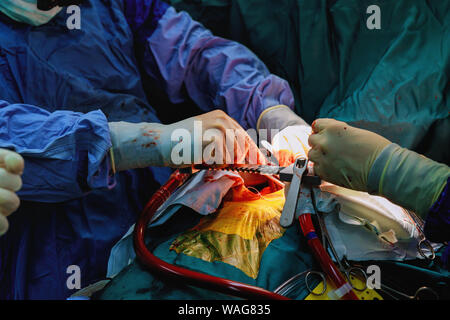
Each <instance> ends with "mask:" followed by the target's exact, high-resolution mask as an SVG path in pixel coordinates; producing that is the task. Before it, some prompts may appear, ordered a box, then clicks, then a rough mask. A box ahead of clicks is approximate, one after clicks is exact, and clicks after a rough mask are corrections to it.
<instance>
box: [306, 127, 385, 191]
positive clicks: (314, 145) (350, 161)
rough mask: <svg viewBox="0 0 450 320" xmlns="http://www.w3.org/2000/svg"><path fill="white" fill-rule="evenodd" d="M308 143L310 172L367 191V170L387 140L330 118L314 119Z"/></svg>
mask: <svg viewBox="0 0 450 320" xmlns="http://www.w3.org/2000/svg"><path fill="white" fill-rule="evenodd" d="M312 130H313V134H312V135H311V136H310V137H309V140H308V143H309V145H310V146H311V150H310V151H309V153H308V157H309V159H310V160H311V161H312V162H314V172H315V173H316V174H317V175H318V176H320V177H321V178H322V179H324V180H326V181H328V182H331V183H334V184H337V185H340V186H342V187H346V188H350V189H354V190H359V191H367V178H368V175H369V170H370V168H371V167H372V164H373V162H374V161H375V159H376V158H377V156H378V154H379V153H380V152H381V151H382V150H383V148H384V147H386V146H387V145H388V144H390V143H391V142H390V141H389V140H387V139H385V138H383V137H381V136H379V135H377V134H376V133H373V132H370V131H367V130H362V129H358V128H354V127H351V126H349V125H348V124H346V123H345V122H342V121H337V120H334V119H318V120H316V121H314V122H313V125H312Z"/></svg>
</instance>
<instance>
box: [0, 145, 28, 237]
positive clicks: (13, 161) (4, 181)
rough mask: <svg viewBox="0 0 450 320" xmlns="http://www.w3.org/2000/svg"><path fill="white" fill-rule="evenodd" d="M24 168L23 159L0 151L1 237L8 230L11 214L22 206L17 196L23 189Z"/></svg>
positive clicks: (6, 151)
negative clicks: (8, 218)
mask: <svg viewBox="0 0 450 320" xmlns="http://www.w3.org/2000/svg"><path fill="white" fill-rule="evenodd" d="M23 168H24V161H23V158H22V157H21V156H20V155H19V154H17V153H15V152H13V151H9V150H6V149H0V236H1V235H3V234H5V233H6V231H7V230H8V226H9V224H8V220H7V219H6V217H7V216H9V215H10V214H11V213H13V212H14V211H16V210H17V208H18V207H19V205H20V200H19V197H18V196H17V195H16V194H15V192H16V191H18V190H19V189H20V188H21V187H22V179H21V177H20V176H21V175H22V172H23Z"/></svg>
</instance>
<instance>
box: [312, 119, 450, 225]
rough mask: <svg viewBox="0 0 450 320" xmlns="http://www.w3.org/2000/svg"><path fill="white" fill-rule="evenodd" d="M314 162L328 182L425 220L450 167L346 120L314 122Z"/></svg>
mask: <svg viewBox="0 0 450 320" xmlns="http://www.w3.org/2000/svg"><path fill="white" fill-rule="evenodd" d="M309 143H310V145H311V147H312V149H311V150H310V152H309V159H310V160H311V161H313V162H314V171H315V172H316V174H318V175H319V176H321V177H322V178H323V179H324V180H326V181H329V182H331V183H334V184H337V185H341V186H343V187H347V188H351V189H355V190H360V191H367V192H369V193H371V194H377V195H381V196H384V197H386V198H387V199H389V200H391V201H392V202H394V203H396V204H398V205H400V206H402V207H404V208H407V209H410V210H413V211H415V212H416V213H418V214H419V215H420V216H422V217H425V215H426V214H427V213H428V210H429V209H430V207H431V206H432V205H433V203H434V202H435V201H436V200H437V199H438V197H439V195H440V194H441V192H442V190H443V188H444V187H445V184H446V183H447V178H448V177H449V176H450V168H449V167H448V166H446V165H444V164H441V163H438V162H435V161H433V160H430V159H427V158H425V157H424V156H422V155H420V154H417V153H415V152H413V151H411V150H407V149H405V148H401V147H400V146H398V145H396V144H394V143H391V142H390V141H389V140H387V139H385V138H383V137H381V136H379V135H377V134H375V133H373V132H370V131H367V130H362V129H358V128H353V127H351V126H349V125H347V124H346V123H345V122H341V121H336V120H333V119H318V120H316V121H315V122H314V123H313V134H312V135H311V136H310V139H309Z"/></svg>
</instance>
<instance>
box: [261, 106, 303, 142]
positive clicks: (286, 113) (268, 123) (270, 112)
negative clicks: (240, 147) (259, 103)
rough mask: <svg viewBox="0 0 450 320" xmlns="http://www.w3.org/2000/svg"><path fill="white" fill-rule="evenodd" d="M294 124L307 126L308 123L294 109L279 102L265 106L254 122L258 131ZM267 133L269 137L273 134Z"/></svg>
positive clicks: (279, 128)
mask: <svg viewBox="0 0 450 320" xmlns="http://www.w3.org/2000/svg"><path fill="white" fill-rule="evenodd" d="M295 125H306V126H309V124H308V123H306V122H305V121H304V120H303V119H302V118H300V117H299V116H298V115H297V114H296V113H295V112H294V111H292V110H291V108H289V107H288V106H286V105H283V104H280V105H276V106H273V107H270V108H267V109H265V110H264V111H263V112H261V114H260V116H259V118H258V121H257V123H256V129H257V130H258V131H259V130H260V129H266V130H267V131H271V130H277V131H280V130H283V129H284V128H286V127H288V126H295ZM268 134H269V135H270V136H271V137H273V136H274V135H275V133H274V134H273V135H272V134H271V132H268Z"/></svg>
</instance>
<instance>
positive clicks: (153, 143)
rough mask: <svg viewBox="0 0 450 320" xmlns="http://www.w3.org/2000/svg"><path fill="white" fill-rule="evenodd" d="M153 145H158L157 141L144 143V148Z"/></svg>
mask: <svg viewBox="0 0 450 320" xmlns="http://www.w3.org/2000/svg"><path fill="white" fill-rule="evenodd" d="M151 146H156V142H149V143H145V144H143V145H142V147H143V148H150V147H151Z"/></svg>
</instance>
